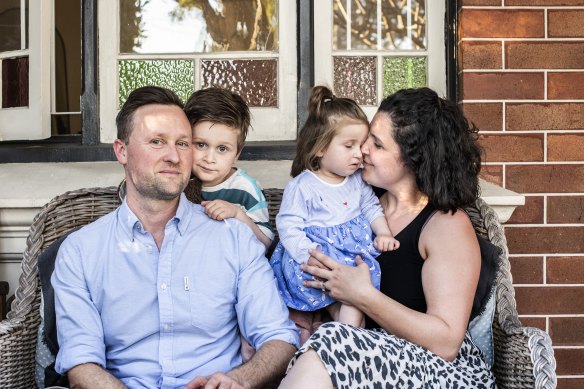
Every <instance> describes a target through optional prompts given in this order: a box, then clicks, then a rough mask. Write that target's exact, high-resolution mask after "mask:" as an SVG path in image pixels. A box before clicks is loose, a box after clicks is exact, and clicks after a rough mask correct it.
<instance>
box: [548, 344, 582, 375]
mask: <svg viewBox="0 0 584 389" xmlns="http://www.w3.org/2000/svg"><path fill="white" fill-rule="evenodd" d="M554 357H555V358H556V362H557V364H558V367H557V369H556V373H557V374H558V375H580V374H584V363H582V361H584V348H574V349H562V348H559V349H558V348H555V349H554Z"/></svg>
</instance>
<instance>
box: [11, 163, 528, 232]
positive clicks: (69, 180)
mask: <svg viewBox="0 0 584 389" xmlns="http://www.w3.org/2000/svg"><path fill="white" fill-rule="evenodd" d="M238 165H239V166H241V167H242V168H244V169H246V170H247V171H248V172H249V173H250V174H251V175H252V176H254V177H256V178H257V179H258V181H259V182H260V183H261V184H262V186H263V187H264V188H271V187H277V188H283V187H284V185H285V183H286V182H287V181H288V177H289V171H290V170H289V166H290V161H241V162H240V163H239V164H238ZM123 176H124V170H123V168H122V166H121V165H120V164H118V163H117V162H75V163H17V164H0V182H2V186H3V190H2V191H1V193H0V226H2V225H5V221H6V220H2V219H3V218H2V217H1V216H2V215H3V214H4V215H5V216H6V213H5V212H6V211H8V210H9V209H13V210H16V209H19V213H21V212H23V211H25V210H29V212H24V213H26V214H27V215H26V216H27V217H26V219H29V220H30V221H29V223H30V222H31V221H32V219H30V217H31V213H30V208H35V209H38V208H40V207H42V206H43V205H44V204H46V203H47V202H48V201H50V200H51V199H52V198H53V197H55V196H57V195H59V194H62V193H64V192H66V191H68V190H74V189H79V188H89V187H104V186H112V185H113V186H116V185H118V184H119V183H120V181H121V180H122V178H123ZM481 197H482V198H483V199H484V200H485V201H486V202H487V204H489V205H491V206H492V207H493V208H494V209H495V211H496V212H497V215H498V216H499V220H500V221H501V223H504V222H506V221H507V220H509V217H511V214H512V213H513V211H514V210H515V207H517V206H519V205H523V204H525V197H524V196H522V195H520V194H517V193H515V192H512V191H510V190H507V189H504V188H501V187H500V186H497V185H494V184H491V183H489V182H486V181H483V180H481ZM32 215H34V213H33V214H32ZM12 216H16V215H12ZM23 216H24V215H23ZM10 219H12V218H10ZM21 222H24V220H21Z"/></svg>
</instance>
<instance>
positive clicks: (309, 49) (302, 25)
mask: <svg viewBox="0 0 584 389" xmlns="http://www.w3.org/2000/svg"><path fill="white" fill-rule="evenodd" d="M430 1H434V0H430ZM445 1H446V0H445ZM42 3H45V2H42ZM46 3H48V2H46ZM51 3H52V2H51ZM51 5H52V4H51ZM81 7H82V39H83V44H82V56H83V60H82V66H83V69H82V78H83V80H82V85H83V91H82V96H81V113H82V118H83V132H82V136H81V137H73V136H66V137H65V136H53V137H50V138H48V139H44V140H39V141H0V163H29V162H82V161H115V160H116V158H115V154H114V153H113V149H112V145H111V143H103V142H102V141H101V140H100V130H99V129H100V117H99V106H100V102H99V99H98V92H99V84H98V82H99V68H98V56H97V50H98V43H97V36H98V25H97V23H98V21H97V0H82V1H81ZM296 7H297V10H296V12H297V20H296V24H297V35H296V36H297V77H298V79H297V85H298V88H297V96H296V103H297V120H296V122H297V129H300V127H301V126H302V124H303V123H304V121H305V120H306V116H307V111H306V102H307V100H308V96H309V94H310V89H311V88H312V86H313V85H314V80H315V75H314V39H313V37H314V16H313V15H314V9H313V2H312V1H311V0H298V1H297V2H296ZM459 9H460V5H459V1H458V0H453V1H446V14H445V18H446V20H445V32H444V33H445V35H444V37H445V42H446V53H445V56H446V69H445V71H446V73H447V76H446V85H447V86H446V87H447V97H448V98H450V99H454V100H455V101H458V82H457V81H458V80H457V55H458V51H457V49H458V47H457V39H458V38H457V25H458V11H459ZM50 11H51V10H49V12H50ZM45 12H46V11H45ZM31 22H32V21H31ZM47 47H50V45H48V46H47ZM47 74H49V73H48V71H47ZM47 82H48V81H47ZM49 105H50V104H48V105H47V110H46V111H47V112H49V111H50V108H49ZM295 144H296V142H295V141H260V142H248V143H247V144H246V146H245V148H244V149H243V151H242V155H241V157H240V159H241V160H247V161H254V160H285V159H292V158H293V156H294V153H295V148H296V146H295Z"/></svg>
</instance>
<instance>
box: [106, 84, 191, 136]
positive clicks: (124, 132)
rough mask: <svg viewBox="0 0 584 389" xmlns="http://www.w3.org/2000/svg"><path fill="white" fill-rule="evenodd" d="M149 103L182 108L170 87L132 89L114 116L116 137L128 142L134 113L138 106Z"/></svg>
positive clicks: (180, 102) (179, 100)
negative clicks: (116, 130)
mask: <svg viewBox="0 0 584 389" xmlns="http://www.w3.org/2000/svg"><path fill="white" fill-rule="evenodd" d="M150 104H162V105H176V106H177V107H179V108H181V109H182V108H183V106H184V105H183V102H182V101H181V99H180V98H179V97H178V96H177V95H176V93H174V92H173V91H171V90H170V89H166V88H161V87H158V86H144V87H142V88H137V89H134V90H133V91H132V92H131V93H130V95H129V96H128V98H127V100H126V102H125V103H124V105H122V108H121V109H120V112H118V115H117V116H116V127H117V129H118V134H117V137H118V139H119V140H121V141H122V142H124V143H126V144H128V142H129V141H130V134H131V132H132V124H133V120H134V113H135V112H136V111H137V110H138V108H140V107H143V106H145V105H150Z"/></svg>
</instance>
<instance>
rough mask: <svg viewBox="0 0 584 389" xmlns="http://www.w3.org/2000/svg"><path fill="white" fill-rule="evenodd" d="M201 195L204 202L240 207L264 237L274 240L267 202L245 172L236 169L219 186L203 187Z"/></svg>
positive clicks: (256, 183)
mask: <svg viewBox="0 0 584 389" xmlns="http://www.w3.org/2000/svg"><path fill="white" fill-rule="evenodd" d="M201 195H202V197H203V200H206V201H211V200H224V201H228V202H230V203H232V204H237V205H240V206H241V207H242V208H243V209H244V210H245V213H246V214H247V216H249V218H250V219H251V220H253V222H254V223H255V224H256V225H257V226H258V227H259V229H260V230H261V231H262V232H263V233H264V235H266V236H267V237H268V238H270V239H271V240H273V239H274V231H273V230H272V226H271V225H270V215H269V213H268V202H267V201H266V198H265V196H264V194H263V192H262V187H261V186H260V184H259V183H258V182H257V181H256V179H255V178H253V177H251V176H249V175H248V174H247V173H246V172H245V170H242V169H239V168H237V169H236V172H235V173H233V174H232V175H231V177H229V178H228V179H227V180H225V181H223V182H222V183H220V184H219V185H215V186H210V187H203V188H202V190H201Z"/></svg>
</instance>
